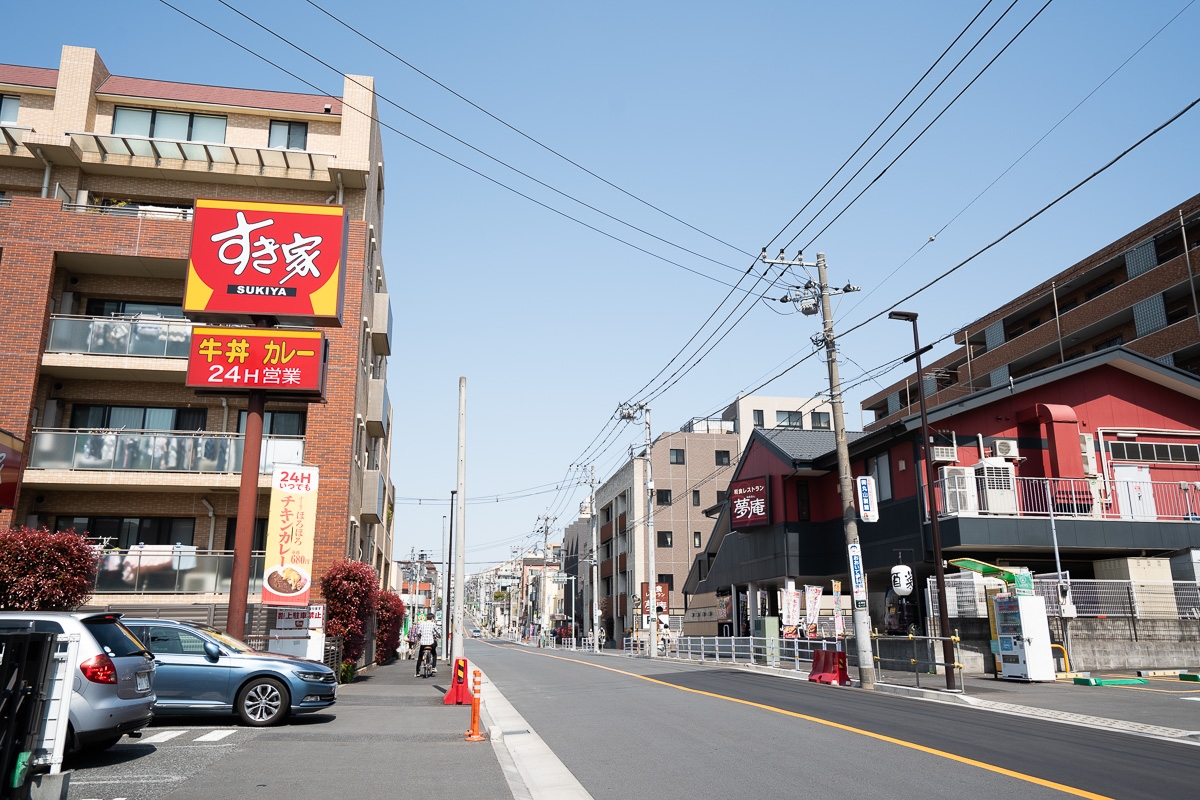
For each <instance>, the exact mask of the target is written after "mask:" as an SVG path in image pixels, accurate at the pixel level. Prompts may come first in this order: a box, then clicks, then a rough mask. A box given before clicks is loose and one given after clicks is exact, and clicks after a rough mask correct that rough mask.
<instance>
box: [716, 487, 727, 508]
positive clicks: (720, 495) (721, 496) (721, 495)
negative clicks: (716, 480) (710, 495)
mask: <svg viewBox="0 0 1200 800" xmlns="http://www.w3.org/2000/svg"><path fill="white" fill-rule="evenodd" d="M727 494H729V492H727V491H725V490H724V489H717V505H720V504H721V503H724V502H725V496H726V495H727Z"/></svg>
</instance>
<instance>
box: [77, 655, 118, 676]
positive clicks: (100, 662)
mask: <svg viewBox="0 0 1200 800" xmlns="http://www.w3.org/2000/svg"><path fill="white" fill-rule="evenodd" d="M79 671H80V672H82V673H83V677H85V678H87V679H88V680H89V681H91V682H92V683H116V682H117V665H116V664H114V663H113V661H112V659H111V658H109V657H108V656H106V655H104V654H103V653H101V654H100V655H98V656H92V657H91V658H89V659H88V660H87V661H85V662H83V663H82V664H80V665H79Z"/></svg>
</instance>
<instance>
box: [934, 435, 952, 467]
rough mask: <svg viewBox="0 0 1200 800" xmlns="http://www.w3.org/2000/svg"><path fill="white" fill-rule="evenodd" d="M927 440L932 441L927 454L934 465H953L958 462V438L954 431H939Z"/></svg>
mask: <svg viewBox="0 0 1200 800" xmlns="http://www.w3.org/2000/svg"><path fill="white" fill-rule="evenodd" d="M929 438H930V439H932V440H933V441H932V443H931V445H930V447H929V454H930V457H931V458H932V459H933V463H934V464H953V463H955V462H956V461H958V436H957V435H956V434H955V433H954V431H949V432H948V433H946V432H941V431H939V432H937V433H934V434H933V435H931V436H930V437H929Z"/></svg>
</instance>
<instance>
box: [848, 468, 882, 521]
mask: <svg viewBox="0 0 1200 800" xmlns="http://www.w3.org/2000/svg"><path fill="white" fill-rule="evenodd" d="M854 487H855V489H856V491H855V495H856V496H857V498H858V518H859V519H861V520H862V521H863V522H879V496H878V494H876V491H875V479H874V478H872V477H871V476H870V475H860V476H858V477H857V478H855V479H854Z"/></svg>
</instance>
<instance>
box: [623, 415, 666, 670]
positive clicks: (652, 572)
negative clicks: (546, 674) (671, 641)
mask: <svg viewBox="0 0 1200 800" xmlns="http://www.w3.org/2000/svg"><path fill="white" fill-rule="evenodd" d="M639 411H640V412H641V414H642V419H643V420H644V421H645V423H646V572H647V573H648V574H647V575H646V586H647V591H646V605H647V606H648V608H643V609H642V612H643V613H646V614H647V618H648V619H649V621H650V643H649V646H648V647H647V648H646V656H647V657H648V658H654V657H655V655H656V654H657V650H658V609H657V608H656V607H655V606H656V605H657V600H658V573H657V572H656V569H657V567H656V566H655V563H654V551H655V550H657V549H658V542H657V541H656V540H655V538H654V471H653V468H652V466H651V455H652V452H651V448H652V447H653V445H654V440H653V439H652V438H651V436H650V406H648V405H646V404H645V403H638V404H636V405H632V406H631V405H629V404H628V403H626V404H623V405H621V406H620V407H619V408H618V409H617V413H618V414H620V416H621V419H624V420H634V419H636V418H637V414H638V412H639Z"/></svg>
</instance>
